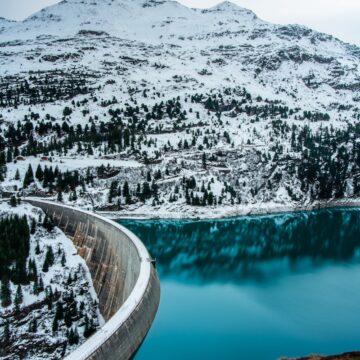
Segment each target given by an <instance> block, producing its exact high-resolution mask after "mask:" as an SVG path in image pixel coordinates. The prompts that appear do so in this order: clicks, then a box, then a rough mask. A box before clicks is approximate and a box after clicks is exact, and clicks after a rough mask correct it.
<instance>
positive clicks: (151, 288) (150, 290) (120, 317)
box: [26, 199, 160, 360]
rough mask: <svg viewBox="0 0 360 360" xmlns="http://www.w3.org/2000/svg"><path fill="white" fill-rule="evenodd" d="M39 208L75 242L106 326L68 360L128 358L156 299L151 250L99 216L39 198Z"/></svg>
mask: <svg viewBox="0 0 360 360" xmlns="http://www.w3.org/2000/svg"><path fill="white" fill-rule="evenodd" d="M26 201H27V202H29V203H30V204H32V205H34V206H36V207H39V208H41V209H42V210H43V211H44V212H45V213H47V214H48V215H49V216H51V218H52V219H53V221H54V222H55V224H56V225H57V226H59V227H60V229H62V230H63V231H64V232H65V234H66V235H67V236H68V237H69V238H70V239H71V240H72V241H73V243H74V245H75V246H76V248H77V249H78V252H79V255H81V256H82V257H83V258H84V259H85V261H86V264H87V266H88V267H89V270H90V273H91V276H92V280H93V284H94V288H95V291H96V293H97V295H98V298H99V307H100V311H101V313H102V315H103V317H104V318H105V320H106V323H105V325H104V326H103V327H102V328H101V329H99V330H98V331H97V332H96V333H95V334H94V335H93V336H91V337H90V338H89V339H88V340H87V341H86V342H85V343H84V344H82V345H81V346H80V347H79V348H78V349H77V350H75V351H74V352H73V353H71V354H70V355H69V356H67V357H66V360H85V359H91V360H95V359H96V360H98V359H101V360H102V359H104V360H113V359H114V360H122V359H129V358H131V357H132V356H133V355H134V354H135V352H136V351H137V350H138V348H139V346H140V345H141V343H142V341H143V340H144V338H145V336H146V334H147V332H148V330H149V329H150V327H151V324H152V322H153V320H154V318H155V315H156V312H157V308H158V305H159V301H160V282H159V278H158V275H157V272H156V269H155V268H154V266H153V264H152V262H151V258H150V255H149V253H148V252H147V250H146V248H145V246H144V245H143V244H142V242H141V241H140V240H139V239H138V238H137V237H136V236H135V235H134V234H133V233H132V232H130V231H129V230H128V229H126V228H124V227H123V226H121V225H119V224H117V223H115V222H113V221H111V220H108V219H106V218H103V217H101V216H99V215H97V214H94V213H91V212H88V211H83V210H78V209H74V208H71V207H68V206H63V205H60V204H55V203H52V202H48V201H43V200H37V199H36V200H35V199H26Z"/></svg>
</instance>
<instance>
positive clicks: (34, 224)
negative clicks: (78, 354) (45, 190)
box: [0, 200, 103, 359]
mask: <svg viewBox="0 0 360 360" xmlns="http://www.w3.org/2000/svg"><path fill="white" fill-rule="evenodd" d="M11 205H12V206H10V205H9V204H7V203H4V202H3V203H1V204H0V248H1V255H0V256H1V266H0V267H1V306H0V333H1V340H0V343H1V350H0V358H1V359H61V358H63V357H64V356H65V355H66V354H68V353H69V352H71V351H72V350H74V349H75V348H76V347H77V346H78V345H79V344H80V343H82V342H84V341H85V340H86V338H87V337H89V336H90V335H91V334H92V333H93V332H94V331H96V329H97V328H98V327H99V326H100V325H101V324H102V323H103V319H102V317H101V315H100V313H99V310H98V304H97V296H96V293H95V291H94V289H93V286H92V280H91V277H90V274H89V271H88V269H87V266H86V264H85V261H84V260H83V259H82V258H81V257H80V256H78V255H76V253H77V251H76V249H75V247H74V245H73V244H72V242H71V241H70V240H69V239H68V238H67V237H66V236H65V235H64V234H63V233H62V232H61V231H60V230H59V229H58V228H56V227H54V226H53V225H52V222H51V220H50V219H49V218H47V217H46V216H45V215H44V213H43V212H42V211H41V210H40V209H38V208H34V207H32V206H31V205H29V204H20V205H16V200H12V201H11Z"/></svg>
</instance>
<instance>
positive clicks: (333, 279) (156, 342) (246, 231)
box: [120, 209, 360, 360]
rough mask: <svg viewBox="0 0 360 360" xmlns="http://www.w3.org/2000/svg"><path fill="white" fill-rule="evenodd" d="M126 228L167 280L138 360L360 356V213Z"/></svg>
mask: <svg viewBox="0 0 360 360" xmlns="http://www.w3.org/2000/svg"><path fill="white" fill-rule="evenodd" d="M120 222H121V223H122V224H123V225H125V226H127V227H128V228H129V229H130V230H132V231H133V232H134V233H136V234H137V235H138V236H139V237H140V238H141V239H142V240H143V242H144V243H145V245H146V246H147V248H148V250H149V251H150V253H151V254H152V256H153V257H154V258H156V259H157V269H158V272H159V275H160V278H161V302H160V307H159V311H158V314H157V317H156V319H155V322H154V324H153V327H152V328H151V330H150V332H149V334H148V336H147V338H146V340H145V342H144V344H143V345H142V347H141V348H140V350H139V352H138V354H137V356H136V359H137V360H142V359H172V360H175V359H243V360H268V359H269V360H271V359H278V358H279V357H281V356H289V357H291V356H292V357H294V356H303V355H307V354H310V353H322V354H333V353H341V352H345V351H350V350H359V349H360V311H359V310H360V210H354V209H352V210H341V209H338V210H324V211H319V212H310V213H296V214H282V215H272V216H258V217H245V218H235V219H227V220H216V221H213V220H211V221H184V220H171V221H170V220H154V221H134V220H122V221H120Z"/></svg>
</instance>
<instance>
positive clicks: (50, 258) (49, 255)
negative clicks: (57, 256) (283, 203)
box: [42, 246, 54, 272]
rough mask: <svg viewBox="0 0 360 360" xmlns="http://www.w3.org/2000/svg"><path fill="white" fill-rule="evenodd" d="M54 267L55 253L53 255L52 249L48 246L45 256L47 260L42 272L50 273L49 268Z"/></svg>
mask: <svg viewBox="0 0 360 360" xmlns="http://www.w3.org/2000/svg"><path fill="white" fill-rule="evenodd" d="M53 265H54V253H53V250H52V247H51V246H48V247H47V250H46V255H45V260H44V264H43V268H42V270H43V271H44V272H48V271H49V267H51V266H53Z"/></svg>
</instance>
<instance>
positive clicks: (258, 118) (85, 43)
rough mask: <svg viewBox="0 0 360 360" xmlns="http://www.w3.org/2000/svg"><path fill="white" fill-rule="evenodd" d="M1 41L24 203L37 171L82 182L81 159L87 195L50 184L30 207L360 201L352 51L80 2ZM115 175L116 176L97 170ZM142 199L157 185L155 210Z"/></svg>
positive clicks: (286, 32) (248, 15) (231, 13)
mask: <svg viewBox="0 0 360 360" xmlns="http://www.w3.org/2000/svg"><path fill="white" fill-rule="evenodd" d="M2 26H3V30H2V31H1V33H0V66H1V70H0V77H1V78H0V105H1V106H2V107H1V112H0V126H1V129H2V136H3V138H4V142H3V145H2V146H3V150H4V154H6V156H5V155H4V157H5V160H4V162H5V163H4V164H3V165H6V167H7V172H6V173H5V172H4V182H3V183H2V188H3V190H5V191H7V192H9V191H14V190H15V191H17V190H19V189H22V187H23V180H24V176H25V173H26V171H27V167H28V165H29V164H31V166H32V168H33V170H34V171H35V169H36V168H37V167H38V166H40V167H42V169H43V170H44V167H45V165H46V166H47V168H49V167H50V166H51V167H52V170H55V168H56V167H57V168H58V169H62V171H66V170H69V171H74V169H76V168H75V167H74V166H72V165H71V161H72V160H71V159H73V162H74V164H75V163H76V164H78V163H79V157H81V160H83V161H82V162H81V166H79V167H78V170H79V174H78V175H77V176H79V179H80V180H79V181H77V182H76V183H77V185H76V186H75V185H74V184H73V183H71V185H66V186H65V185H64V184H63V182H62V181H60V180H59V179H57V180H56V179H53V177H51V176H50V178H51V181H50V185H49V182H48V181H46V182H45V183H44V181H43V179H42V177H40V178H39V179H37V178H36V179H34V182H33V183H31V185H30V189H31V191H40V192H42V193H43V192H45V193H50V194H51V195H53V196H56V193H57V192H58V191H59V190H60V189H61V192H65V193H68V194H69V196H66V197H65V201H68V198H69V199H70V200H69V201H70V202H76V203H78V204H82V205H84V206H85V205H88V204H89V199H88V193H91V194H93V197H94V198H95V202H96V205H98V206H100V207H105V208H106V207H111V208H121V207H122V206H125V208H126V210H127V211H138V212H146V211H148V208H147V207H150V208H151V207H152V206H153V205H154V206H158V213H159V214H160V213H161V214H164V212H166V211H173V210H174V211H175V210H176V211H185V210H184V209H185V208H186V207H187V206H188V205H189V203H191V204H194V206H197V205H196V204H198V200H196V198H197V197H199V198H202V197H203V196H205V195H204V194H207V195H206V196H205V197H207V196H208V193H209V192H211V193H212V196H215V199H216V206H217V207H220V208H222V207H225V206H230V207H231V206H235V204H234V203H237V204H241V205H242V206H243V207H245V208H246V207H247V206H250V205H249V204H252V205H257V204H268V203H270V202H272V203H275V204H277V203H281V204H292V205H294V206H296V205H299V204H305V203H306V204H309V203H312V202H313V201H314V200H319V199H331V198H333V197H337V198H342V197H344V196H345V197H354V196H355V197H356V196H357V194H358V184H357V181H358V180H357V179H358V177H357V174H358V172H359V173H360V170H359V166H360V163H359V157H358V151H359V150H358V143H359V141H358V137H359V128H358V120H359V116H360V115H359V106H358V103H359V100H360V68H359V66H360V49H359V48H358V47H356V46H354V45H349V44H346V43H344V42H342V41H340V40H338V39H335V38H333V37H332V36H331V35H326V34H321V33H318V32H315V31H313V30H311V29H308V28H306V27H303V26H299V25H288V26H280V25H274V24H270V23H267V22H264V21H262V20H261V19H259V18H258V17H257V16H256V15H255V14H254V13H252V12H251V11H249V10H246V9H243V8H241V7H238V6H236V5H234V4H232V3H229V2H224V3H221V4H219V5H217V6H215V7H213V8H210V9H206V10H198V9H189V8H187V7H185V6H183V5H180V4H179V3H177V2H173V1H155V0H148V1H147V0H136V1H130V0H113V1H110V0H108V1H94V0H82V1H81V0H66V1H62V2H61V3H59V4H57V5H54V6H51V7H48V8H46V9H44V10H42V11H40V12H39V13H37V14H34V15H33V16H31V17H29V18H28V19H26V20H25V21H23V22H11V23H7V22H5V24H4V25H2ZM12 126H13V127H14V129H12ZM9 128H10V129H11V130H10V131H9ZM90 128H91V129H92V130H91V131H90V132H89V129H90ZM89 133H90V134H89ZM58 142H59V143H60V144H58ZM6 143H7V145H6ZM346 153H348V154H350V155H348V156H347V155H346ZM18 155H22V157H25V159H22V160H21V161H17V160H16V158H17V156H18ZM44 155H45V156H46V157H49V158H50V160H46V161H45V162H44V161H43V160H41V156H44ZM203 157H205V163H206V164H204V163H203V162H204V161H203V159H202V158H203ZM47 161H48V162H47ZM119 161H120V162H119ZM312 161H315V164H312ZM101 162H103V164H104V165H105V166H107V164H109V169H108V170H106V171H104V169H100V170H99V168H100V165H99V163H100V164H101ZM134 164H136V166H135V167H134ZM304 164H306V166H305V165H304ZM334 167H338V168H341V171H339V173H338V174H336V173H334V171H333V170H332V169H333V168H334ZM342 167H344V169H342ZM17 170H18V172H19V176H16V173H17ZM159 172H160V173H161V174H160V175H161V176H160V175H159ZM149 173H150V176H147V174H149ZM99 174H100V175H99ZM155 174H157V175H156V176H154V175H155ZM323 174H328V176H326V178H327V179H331V185H329V189H327V190H326V189H325V188H324V187H326V186H325V182H324V181H325V180H323V178H322V176H323ZM57 176H60V177H62V176H65V175H64V174H62V175H59V174H58V172H56V176H55V177H57ZM191 177H194V178H195V179H196V185H194V184H193V182H192V180H191V181H190V180H189V179H191ZM85 178H86V179H87V180H86V181H84V179H85ZM187 180H189V181H190V183H188V182H187ZM125 181H127V182H130V181H132V182H133V184H131V185H130V194H129V195H128V196H127V195H125V196H124V195H123V193H122V190H121V191H117V192H115V191H113V196H111V197H110V198H111V201H108V200H109V197H108V195H109V188H110V186H111V183H117V186H118V187H119V188H121V189H123V186H125V185H124V182H125ZM202 182H204V184H205V185H204V186H202ZM60 183H61V185H59V184H60ZM85 183H86V184H85ZM144 183H150V184H152V183H153V184H152V186H153V185H154V186H153V187H152V189H150V190H151V191H150V192H151V196H150V197H148V195H146V196H145V197H144V196H143V190H144V189H143V186H144V185H143V184H144ZM189 184H190V185H189ZM335 184H337V185H336V186H335ZM339 184H341V185H339ZM49 186H50V187H49ZM69 186H70V188H71V191H70V190H69ZM114 186H115V185H114ZM139 186H140V190H139ZM189 186H191V187H192V188H191V189H190V188H189ZM359 186H360V185H359ZM336 187H337V190H336V189H335V188H336ZM330 188H331V189H332V190H330ZM154 189H155V190H154ZM324 189H325V190H324ZM26 191H28V189H27V190H26ZM74 191H77V195H76V196H75V197H74ZM79 192H81V193H82V195H81V196H78V195H79ZM145 192H147V185H145ZM126 193H127V191H126ZM335 195H336V196H335ZM188 196H190V198H191V199H192V200H189V199H188ZM193 199H195V200H194V201H193ZM219 202H220V203H219ZM203 203H206V204H207V205H208V206H210V205H209V203H208V200H206V201H203V202H202V204H203ZM210 203H211V204H212V206H214V202H213V200H210ZM179 209H181V210H179Z"/></svg>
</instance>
